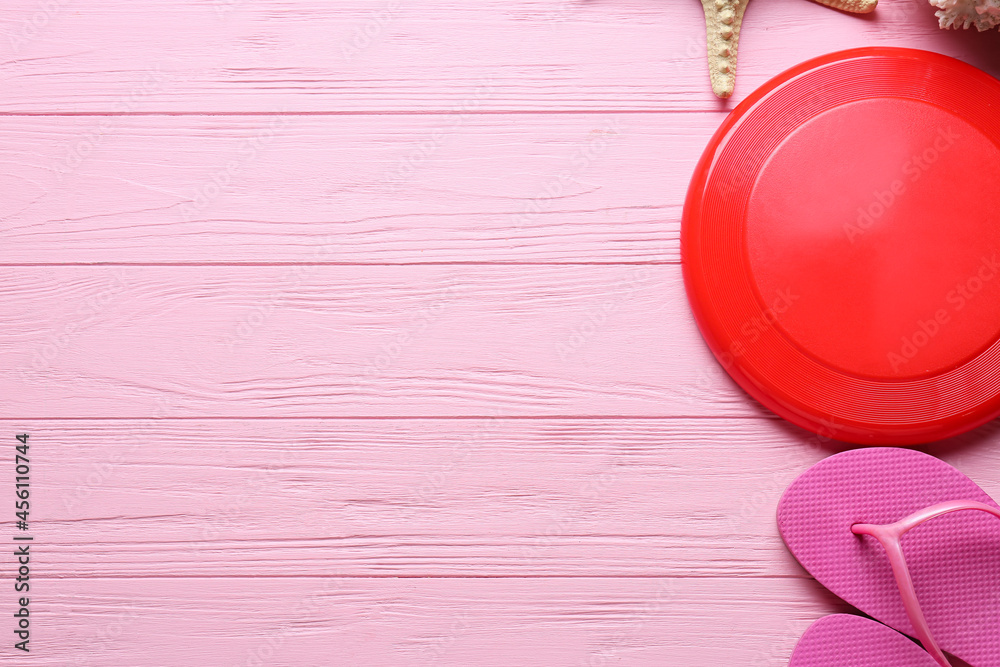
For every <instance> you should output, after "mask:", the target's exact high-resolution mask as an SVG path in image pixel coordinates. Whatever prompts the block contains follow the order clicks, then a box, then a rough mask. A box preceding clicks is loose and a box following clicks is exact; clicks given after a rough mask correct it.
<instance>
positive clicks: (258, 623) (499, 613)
mask: <svg viewBox="0 0 1000 667" xmlns="http://www.w3.org/2000/svg"><path fill="white" fill-rule="evenodd" d="M39 594H40V597H41V598H42V599H44V600H45V603H44V608H43V609H42V610H41V611H40V612H39V618H42V619H45V620H44V622H40V625H41V626H42V627H44V628H45V629H43V630H40V631H39V638H38V642H39V648H38V651H39V653H38V655H33V656H32V658H33V660H32V661H31V664H33V665H35V664H37V665H45V666H47V667H48V666H52V667H54V666H56V665H59V666H60V667H63V666H65V665H67V664H80V665H83V666H85V667H91V666H97V665H113V664H122V665H135V664H147V663H149V664H156V665H159V666H160V667H174V666H177V667H182V666H187V665H192V664H211V665H233V666H236V667H261V665H282V666H285V665H308V666H317V667H319V666H323V667H326V666H328V665H379V666H383V665H384V666H386V667H390V666H393V667H394V666H397V665H486V666H493V665H495V666H497V667H501V666H503V667H507V666H509V665H519V666H520V665H525V666H534V665H537V666H539V667H542V666H545V667H549V666H551V665H583V666H591V665H607V664H623V665H649V666H653V665H656V666H662V665H719V666H721V665H746V666H749V667H763V666H765V665H779V664H786V663H787V660H788V656H789V655H790V654H791V651H792V648H793V647H794V643H795V639H794V638H796V637H798V636H799V635H801V633H802V632H803V631H804V630H805V628H806V627H808V625H809V623H810V622H812V621H813V620H815V619H816V618H818V617H820V616H823V615H825V614H828V613H833V612H837V611H842V610H843V609H844V608H843V606H841V605H839V604H838V603H837V602H836V601H835V600H833V599H831V597H830V596H829V594H823V593H822V591H820V590H818V587H817V586H816V584H815V583H814V582H811V581H805V580H763V579H742V578H720V579H685V578H678V579H669V578H656V579H647V578H636V579H620V578H612V579H605V578H586V579H558V578H545V579H490V578H485V579H343V578H340V579H337V578H318V579H316V578H307V579H295V578H293V579H277V578H272V577H256V578H248V579H242V578H237V579H196V580H187V581H185V580H183V579H158V578H149V579H143V580H141V581H136V580H121V579H119V580H115V579H90V580H86V581H73V580H57V581H56V580H48V581H46V582H43V584H42V586H41V588H40V589H39ZM40 606H41V605H40ZM55 628H58V634H56V633H55V632H53V630H54V629H55ZM151 656H155V662H154V660H153V659H151ZM71 661H72V662H71Z"/></svg>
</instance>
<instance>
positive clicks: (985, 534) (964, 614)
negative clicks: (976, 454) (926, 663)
mask: <svg viewBox="0 0 1000 667" xmlns="http://www.w3.org/2000/svg"><path fill="white" fill-rule="evenodd" d="M778 527H779V529H780V531H781V536H782V538H783V539H784V540H785V544H787V545H788V548H789V550H791V552H792V554H793V555H794V556H795V557H796V558H797V559H798V561H799V562H800V563H801V564H802V566H803V567H805V569H806V570H808V571H809V573H810V574H812V575H813V576H814V577H815V578H816V580H817V581H819V583H821V584H823V586H825V587H826V588H828V589H829V590H830V591H831V592H833V593H834V594H836V595H837V596H839V597H840V598H842V599H843V600H844V601H845V602H848V603H849V604H851V605H853V606H854V607H856V608H858V609H860V610H861V611H862V612H864V613H865V614H867V615H869V616H871V617H872V618H874V619H875V620H877V621H880V622H881V623H884V624H885V625H887V626H889V627H890V628H893V629H895V630H898V631H899V632H901V633H903V634H906V635H909V636H911V637H915V638H916V639H918V640H919V641H920V642H921V644H923V646H924V648H925V649H926V650H927V652H928V653H929V654H930V656H931V657H932V658H933V659H934V660H935V661H936V663H937V664H938V665H941V666H942V667H945V666H947V665H948V661H947V659H946V658H945V656H944V654H943V651H946V652H948V653H951V654H952V655H955V656H957V657H959V658H961V659H962V660H965V661H966V662H968V663H969V664H970V665H972V667H1000V506H998V505H997V503H995V502H994V501H993V500H992V499H991V498H990V497H989V496H988V495H987V494H986V493H985V492H984V491H983V490H982V489H980V488H979V487H978V486H977V485H976V484H975V482H973V481H972V480H970V479H969V478H968V477H966V476H965V475H963V474H962V473H960V472H959V471H958V470H956V469H955V468H953V467H951V466H950V465H948V464H947V463H944V462H943V461H940V460H938V459H936V458H934V457H933V456H929V455H927V454H923V453H921V452H917V451H913V450H909V449H901V448H893V447H877V448H868V449H855V450H852V451H847V452H842V453H840V454H835V455H833V456H831V457H829V458H827V459H825V460H823V461H821V462H819V463H818V464H816V465H815V466H813V467H812V468H810V469H809V470H808V471H806V472H805V473H804V474H803V475H802V476H801V477H799V478H798V479H797V480H796V481H795V482H794V483H793V484H792V485H791V486H790V487H789V488H788V490H787V491H786V492H785V494H784V496H782V498H781V501H780V503H779V504H778ZM904 536H905V539H904Z"/></svg>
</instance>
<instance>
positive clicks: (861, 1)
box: [701, 0, 878, 97]
mask: <svg viewBox="0 0 1000 667" xmlns="http://www.w3.org/2000/svg"><path fill="white" fill-rule="evenodd" d="M749 1H750V0H701V5H702V7H703V8H704V9H705V25H706V27H707V28H708V73H709V76H710V77H711V79H712V90H713V91H715V94H716V95H718V96H719V97H729V96H730V95H732V94H733V86H734V84H735V83H736V47H737V44H738V42H739V39H740V23H742V22H743V12H745V11H746V8H747V3H748V2H749ZM816 2H819V3H821V4H824V5H827V6H828V7H833V8H834V9H839V10H841V11H845V12H852V13H854V14H867V13H868V12H871V11H873V10H874V9H875V5H877V4H878V0H816Z"/></svg>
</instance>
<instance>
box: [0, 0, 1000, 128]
mask: <svg viewBox="0 0 1000 667" xmlns="http://www.w3.org/2000/svg"><path fill="white" fill-rule="evenodd" d="M46 5H51V6H52V9H50V10H48V11H46V10H44V9H41V8H42V7H44V6H46ZM5 7H6V9H5V14H6V17H7V22H6V30H5V31H6V32H7V39H6V40H4V41H5V42H6V43H5V44H2V46H4V47H6V48H5V50H4V51H0V53H2V54H3V55H0V58H3V61H2V62H3V63H4V68H3V72H2V77H3V78H2V79H0V80H2V82H3V89H4V95H3V99H2V100H0V110H2V111H6V112H16V113H51V112H55V113H64V112H97V113H120V112H131V113H134V112H171V113H223V112H238V113H245V112H281V113H287V112H297V111H309V112H337V113H345V112H347V113H387V112H404V113H413V112H428V111H430V112H435V113H440V112H462V111H464V110H475V111H484V110H490V111H529V110H530V111H542V112H551V111H557V110H563V111H593V110H635V111H657V112H660V111H667V110H671V111H673V110H685V111H687V110H698V111H702V110H706V109H714V108H719V107H720V106H721V104H720V103H719V102H718V101H717V99H716V98H715V97H714V95H713V94H712V91H711V88H710V87H709V84H708V73H707V67H706V64H705V44H704V18H703V16H702V12H701V8H700V6H699V4H698V3H697V2H694V0H691V1H690V2H652V1H651V0H616V1H615V2H606V1H602V2H578V1H575V0H559V1H549V0H519V1H517V2H510V1H509V0H477V2H469V3H457V2H451V1H448V0H384V1H382V2H366V1H363V0H352V1H349V2H345V1H337V2H325V1H323V0H311V1H306V0H298V1H296V2H294V3H289V2H287V1H285V0H252V1H251V0H210V1H206V2H199V1H196V0H185V1H181V2H174V1H170V0H147V1H145V2H143V3H141V4H136V3H135V2H130V1H129V0H90V1H89V2H86V3H83V4H81V3H77V2H70V0H50V2H48V3H44V2H38V0H11V1H10V2H8V3H5ZM78 7H83V11H79V10H78V9H77V8H78ZM36 15H39V16H38V17H37V18H36V19H35V22H36V23H38V24H39V25H38V27H32V24H31V23H30V21H31V20H32V18H33V17H35V16H36ZM151 17H155V20H152V19H151ZM25 21H29V24H28V26H27V27H26V26H25V23H24V22H25ZM743 28H744V29H743V33H742V37H741V47H742V48H741V49H740V63H739V75H738V77H737V84H736V93H735V95H734V97H733V98H732V99H733V101H734V102H736V101H739V100H740V99H742V98H743V97H745V96H746V95H747V94H748V93H749V92H750V91H752V90H754V88H756V87H757V86H759V85H760V84H762V83H763V82H764V81H766V80H767V79H769V78H771V77H772V76H774V75H775V74H777V73H779V72H781V71H782V70H784V69H787V68H788V67H791V66H792V65H795V64H798V63H799V62H801V61H803V60H805V59H807V58H810V57H814V56H819V55H823V54H826V53H829V52H831V51H837V50H840V49H845V48H851V47H858V46H868V45H875V44H879V45H897V46H908V47H914V48H925V49H931V50H936V51H941V52H944V53H948V54H949V55H954V56H956V57H960V58H963V59H965V60H968V61H969V62H971V63H972V64H974V65H977V66H980V67H993V68H994V70H995V68H996V66H997V65H998V64H1000V61H998V56H997V51H998V49H997V47H998V46H1000V41H998V39H997V35H996V34H988V35H975V34H968V35H961V36H959V35H956V34H953V33H952V34H947V33H943V32H942V31H940V30H938V28H937V21H936V19H935V18H934V15H933V9H932V8H931V7H930V6H929V5H928V4H927V3H926V2H923V1H922V0H921V1H918V0H892V1H887V2H885V3H884V4H883V6H882V7H880V8H879V10H878V11H876V12H875V13H874V14H872V15H870V16H867V17H863V18H862V17H857V16H850V15H846V14H838V13H836V12H832V11H830V10H829V9H828V8H826V7H822V6H819V5H816V4H814V3H810V2H806V1H805V0H797V1H787V0H755V2H754V6H753V7H752V8H751V9H750V10H749V11H748V12H747V15H746V18H745V20H744V23H743ZM484 86H488V89H484Z"/></svg>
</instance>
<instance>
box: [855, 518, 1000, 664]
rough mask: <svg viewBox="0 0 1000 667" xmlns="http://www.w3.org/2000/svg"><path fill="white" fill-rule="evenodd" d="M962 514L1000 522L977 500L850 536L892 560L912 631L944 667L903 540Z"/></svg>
mask: <svg viewBox="0 0 1000 667" xmlns="http://www.w3.org/2000/svg"><path fill="white" fill-rule="evenodd" d="M961 510H976V511H979V512H986V513H988V514H992V515H993V516H995V517H997V518H998V519H1000V509H997V508H996V507H993V506H991V505H986V504H985V503H980V502H976V501H974V500H953V501H950V502H946V503H940V504H938V505H932V506H930V507H928V508H926V509H922V510H920V511H919V512H915V513H913V514H911V515H910V516H908V517H906V518H905V519H902V520H900V521H897V522H896V523H891V524H886V525H884V526H879V525H874V524H868V523H857V524H854V525H853V526H851V532H852V533H854V534H855V535H871V536H872V537H874V538H875V539H877V540H878V541H879V543H880V544H881V545H882V547H883V548H884V549H885V553H886V555H887V556H888V557H889V565H890V566H891V567H892V574H893V576H894V577H895V578H896V585H897V586H898V587H899V594H900V596H901V597H902V598H903V607H904V608H905V609H906V615H907V616H909V618H910V623H911V624H912V625H913V631H914V634H915V635H916V637H917V639H919V640H920V643H921V644H923V647H924V649H926V650H927V652H928V653H930V654H931V656H932V657H933V658H934V659H935V660H936V661H937V663H938V664H939V665H941V667H950V666H949V663H948V659H947V658H945V656H944V652H943V651H942V650H941V647H940V646H938V643H937V642H936V641H935V640H934V637H933V636H932V635H931V629H930V626H928V625H927V618H926V617H925V616H924V612H923V610H922V609H921V608H920V602H919V601H918V600H917V591H916V589H914V587H913V577H911V576H910V568H909V567H907V565H906V558H905V557H904V556H903V546H902V543H901V539H902V537H903V535H905V534H906V533H907V532H909V531H911V530H913V529H914V528H916V527H917V526H919V525H921V524H923V523H925V522H927V521H930V520H931V519H935V518H937V517H939V516H942V515H944V514H949V513H951V512H958V511H961Z"/></svg>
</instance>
